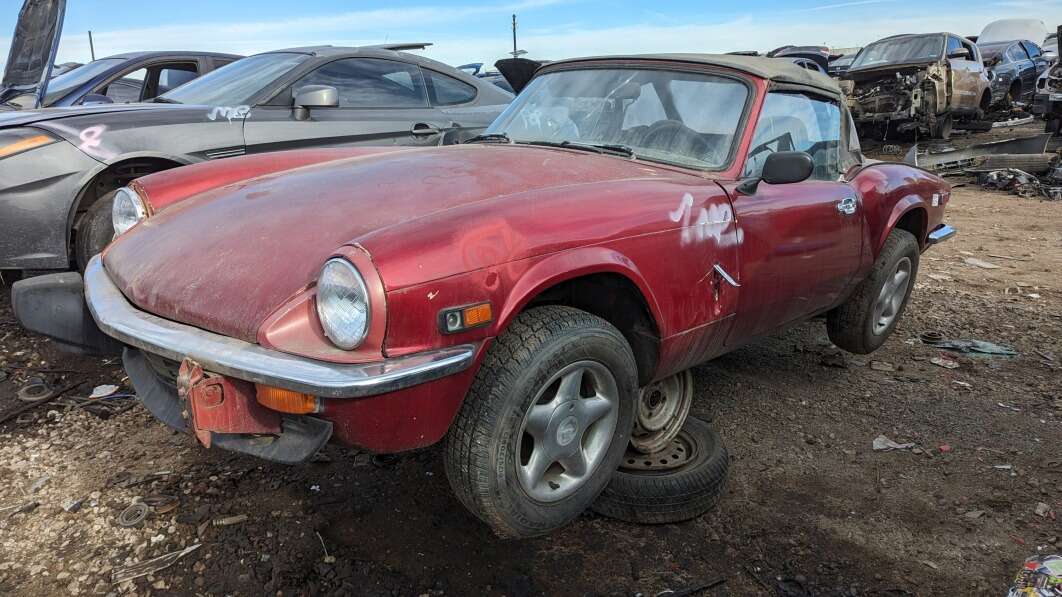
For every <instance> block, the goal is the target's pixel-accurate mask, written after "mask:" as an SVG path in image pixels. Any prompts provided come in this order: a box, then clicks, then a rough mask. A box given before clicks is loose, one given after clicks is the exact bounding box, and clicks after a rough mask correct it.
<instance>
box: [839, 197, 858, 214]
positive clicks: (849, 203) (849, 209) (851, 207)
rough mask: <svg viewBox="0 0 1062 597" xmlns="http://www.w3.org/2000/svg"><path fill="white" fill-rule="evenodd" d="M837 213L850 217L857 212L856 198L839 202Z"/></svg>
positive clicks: (848, 198)
mask: <svg viewBox="0 0 1062 597" xmlns="http://www.w3.org/2000/svg"><path fill="white" fill-rule="evenodd" d="M837 211H839V212H841V213H842V214H844V215H846V216H850V215H852V214H854V213H855V212H856V200H855V197H845V198H844V199H841V200H840V201H838V202H837Z"/></svg>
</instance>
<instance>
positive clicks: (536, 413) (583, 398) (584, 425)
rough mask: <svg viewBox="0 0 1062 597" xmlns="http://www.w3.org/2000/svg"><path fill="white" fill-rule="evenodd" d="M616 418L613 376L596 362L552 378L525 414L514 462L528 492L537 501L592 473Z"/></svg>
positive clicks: (563, 493) (569, 489) (565, 491)
mask: <svg viewBox="0 0 1062 597" xmlns="http://www.w3.org/2000/svg"><path fill="white" fill-rule="evenodd" d="M618 419H619V389H618V386H617V383H616V379H615V377H613V375H612V373H611V372H610V371H609V370H608V369H607V368H606V367H605V366H604V365H602V364H600V363H597V362H594V361H580V362H578V363H573V364H571V365H569V366H567V367H565V368H563V369H561V370H560V371H559V372H557V374H556V375H554V376H553V377H551V378H550V380H549V381H548V382H547V383H546V384H545V386H544V387H543V388H542V390H541V391H540V392H539V394H538V396H536V398H535V400H534V402H532V403H531V406H530V407H529V408H528V409H527V412H526V413H525V414H524V421H523V426H522V428H521V430H520V435H519V438H520V440H519V446H518V447H519V450H518V452H517V454H518V458H517V462H516V473H517V478H518V479H519V480H520V485H521V487H523V489H524V491H525V492H527V494H528V495H529V496H530V497H531V498H533V499H535V500H538V501H541V502H553V501H557V500H560V499H563V498H565V497H567V496H568V495H571V494H572V493H574V492H575V491H577V490H578V489H579V488H580V487H582V486H583V485H584V484H585V483H586V482H587V481H588V480H589V479H590V478H591V477H592V476H593V474H594V473H595V472H596V469H597V466H598V465H599V464H601V461H602V460H604V458H605V455H606V454H607V452H608V449H609V446H610V445H611V443H612V435H613V434H614V433H615V430H616V423H617V421H618Z"/></svg>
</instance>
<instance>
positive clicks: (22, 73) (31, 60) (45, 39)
mask: <svg viewBox="0 0 1062 597" xmlns="http://www.w3.org/2000/svg"><path fill="white" fill-rule="evenodd" d="M65 13H66V0H26V1H25V3H24V4H23V5H22V10H21V11H20V12H19V15H18V23H17V24H16V25H15V33H14V35H12V37H11V48H10V50H9V51H8V55H7V67H6V68H5V69H4V78H3V80H2V81H0V101H7V100H9V99H10V98H12V97H14V96H16V95H24V94H31V95H35V96H36V97H37V99H36V102H35V103H34V104H33V105H34V106H39V105H40V101H41V98H42V97H44V92H45V88H46V87H47V84H48V78H49V76H50V75H51V71H52V64H53V63H54V62H55V53H56V51H57V50H58V49H59V37H60V36H61V34H62V31H63V17H64V15H65Z"/></svg>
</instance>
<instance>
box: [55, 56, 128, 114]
mask: <svg viewBox="0 0 1062 597" xmlns="http://www.w3.org/2000/svg"><path fill="white" fill-rule="evenodd" d="M123 62H125V60H123V59H121V58H101V59H99V60H93V61H92V62H89V63H88V64H82V65H81V66H79V67H77V68H75V69H72V70H68V71H66V72H65V73H63V74H61V75H58V76H56V77H55V78H53V79H52V80H50V81H48V91H47V93H46V94H45V96H44V104H43V105H45V106H50V105H52V104H53V103H55V102H57V101H59V100H61V99H63V98H64V97H66V95H67V94H68V93H70V92H71V91H73V90H74V89H77V88H78V87H81V86H82V85H84V84H85V83H88V82H89V81H91V80H93V79H95V78H96V77H98V76H100V75H102V74H103V73H105V72H107V71H108V70H110V69H112V68H114V67H115V66H118V65H119V64H122V63H123Z"/></svg>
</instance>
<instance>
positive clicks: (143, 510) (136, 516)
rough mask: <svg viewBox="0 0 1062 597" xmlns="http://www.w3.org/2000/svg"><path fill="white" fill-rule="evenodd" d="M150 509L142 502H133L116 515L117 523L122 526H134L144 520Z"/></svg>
mask: <svg viewBox="0 0 1062 597" xmlns="http://www.w3.org/2000/svg"><path fill="white" fill-rule="evenodd" d="M150 510H151V509H150V508H148V505H147V504H145V503H144V502H133V503H132V504H129V506H128V507H127V508H126V509H125V510H122V513H121V514H119V515H118V524H119V525H121V526H123V527H135V526H136V525H138V524H140V523H141V522H144V519H145V518H147V515H148V512H149V511H150Z"/></svg>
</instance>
